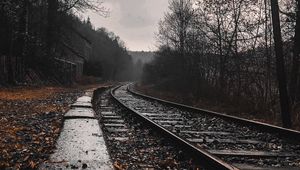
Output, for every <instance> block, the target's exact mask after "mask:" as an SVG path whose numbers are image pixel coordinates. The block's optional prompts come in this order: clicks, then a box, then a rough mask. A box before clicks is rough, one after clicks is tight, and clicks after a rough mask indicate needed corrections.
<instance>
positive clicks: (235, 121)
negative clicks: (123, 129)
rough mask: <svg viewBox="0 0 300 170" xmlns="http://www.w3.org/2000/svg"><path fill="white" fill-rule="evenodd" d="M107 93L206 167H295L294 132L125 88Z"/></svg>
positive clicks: (298, 165)
mask: <svg viewBox="0 0 300 170" xmlns="http://www.w3.org/2000/svg"><path fill="white" fill-rule="evenodd" d="M128 86H129V85H124V86H121V87H118V88H116V89H114V90H113V91H112V95H113V97H114V98H115V99H116V100H117V101H119V102H120V103H121V104H122V105H123V106H124V107H126V108H128V109H130V110H131V111H132V112H134V113H135V115H136V116H137V117H139V118H140V120H141V121H144V122H147V123H148V124H151V125H152V126H153V127H154V128H155V129H157V130H159V131H161V132H162V133H163V134H165V135H166V136H169V137H170V138H172V139H173V140H174V142H175V143H177V144H178V146H179V147H183V148H184V150H186V151H187V152H188V153H190V154H191V155H194V157H195V159H197V160H198V161H199V162H202V163H205V164H206V166H207V167H208V168H210V169H300V158H299V156H300V142H299V141H298V139H299V136H300V135H299V134H300V133H299V132H298V131H293V130H289V129H284V128H280V127H276V126H272V125H268V124H264V123H259V122H255V121H250V120H246V119H241V118H237V117H233V116H228V115H224V114H220V113H216V112H210V111H207V110H201V109H197V108H193V107H189V106H185V105H181V104H177V103H172V102H168V101H163V100H159V99H156V98H153V97H150V96H145V95H142V94H139V93H137V92H135V91H133V90H130V92H129V91H128Z"/></svg>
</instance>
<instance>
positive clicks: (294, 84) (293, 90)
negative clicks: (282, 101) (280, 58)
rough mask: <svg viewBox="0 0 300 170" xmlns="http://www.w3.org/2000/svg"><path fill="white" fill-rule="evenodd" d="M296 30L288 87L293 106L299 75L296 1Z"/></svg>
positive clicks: (299, 4)
mask: <svg viewBox="0 0 300 170" xmlns="http://www.w3.org/2000/svg"><path fill="white" fill-rule="evenodd" d="M296 17H297V19H296V28H295V37H294V47H293V48H294V49H293V65H292V71H291V80H290V85H289V90H290V96H291V103H292V104H293V103H294V102H295V100H296V94H297V93H298V92H299V91H298V89H297V84H298V79H299V77H298V74H299V58H300V56H299V55H300V49H299V47H300V2H299V0H298V1H297V13H296Z"/></svg>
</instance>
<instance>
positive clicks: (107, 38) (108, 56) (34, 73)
mask: <svg viewBox="0 0 300 170" xmlns="http://www.w3.org/2000/svg"><path fill="white" fill-rule="evenodd" d="M88 9H89V10H94V11H95V12H97V13H98V14H99V17H102V16H103V15H106V14H107V11H106V10H105V8H104V7H103V6H102V4H101V2H100V1H98V2H94V1H89V0H79V1H77V0H76V1H73V0H67V1H64V0H41V1H33V0H20V1H12V0H2V1H1V2H0V25H1V27H0V35H1V39H0V66H1V67H0V85H13V84H39V83H55V84H57V83H59V84H72V83H73V82H74V81H77V80H79V79H80V78H81V77H82V74H83V73H85V74H86V75H93V76H97V77H101V78H102V79H104V80H119V79H122V80H125V79H129V78H130V74H131V72H132V71H131V70H130V69H131V66H132V60H131V57H130V56H129V55H128V53H127V50H126V48H125V47H124V45H123V42H122V41H121V40H120V38H119V37H118V36H116V35H114V34H113V33H111V32H109V31H107V30H106V29H95V28H93V26H92V24H91V23H90V21H89V19H84V20H82V19H80V18H78V17H77V16H76V15H75V13H76V12H79V11H80V12H84V11H86V10H88ZM101 15H102V16H101Z"/></svg>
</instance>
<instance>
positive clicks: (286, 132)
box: [127, 84, 300, 140]
mask: <svg viewBox="0 0 300 170" xmlns="http://www.w3.org/2000/svg"><path fill="white" fill-rule="evenodd" d="M133 85H134V84H130V85H129V86H128V88H127V90H128V91H129V92H130V93H132V94H134V95H136V96H140V97H142V98H144V99H148V100H149V99H150V100H152V101H158V102H161V103H164V104H167V105H170V106H173V107H177V108H182V109H186V110H189V111H192V112H200V113H204V114H207V115H211V116H216V117H219V118H222V119H226V120H228V121H232V122H235V123H239V124H242V125H247V126H251V127H254V128H259V129H260V130H263V131H266V132H269V133H278V134H279V135H281V136H284V137H287V138H288V139H292V140H300V131H296V130H292V129H287V128H283V127H280V126H275V125H271V124H267V123H262V122H258V121H254V120H249V119H245V118H240V117H236V116H231V115H227V114H224V113H218V112H214V111H210V110H205V109H200V108H196V107H193V106H188V105H185V104H181V103H176V102H171V101H167V100H164V99H159V98H156V97H153V96H149V95H145V94H142V93H140V92H137V91H136V90H133V88H132V86H133Z"/></svg>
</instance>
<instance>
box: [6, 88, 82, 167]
mask: <svg viewBox="0 0 300 170" xmlns="http://www.w3.org/2000/svg"><path fill="white" fill-rule="evenodd" d="M83 89H84V88H83V87H81V88H62V87H40V88H10V89H0V169H4V168H13V169H36V168H37V167H38V165H39V164H40V163H42V162H44V161H46V160H47V158H48V157H49V155H50V154H51V153H52V152H53V149H54V148H55V141H56V139H57V138H58V136H59V132H60V129H61V127H62V123H63V115H64V113H65V112H66V111H67V110H68V108H69V105H70V104H72V103H73V102H74V101H75V100H76V99H77V97H79V96H80V95H81V94H82V93H83Z"/></svg>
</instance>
